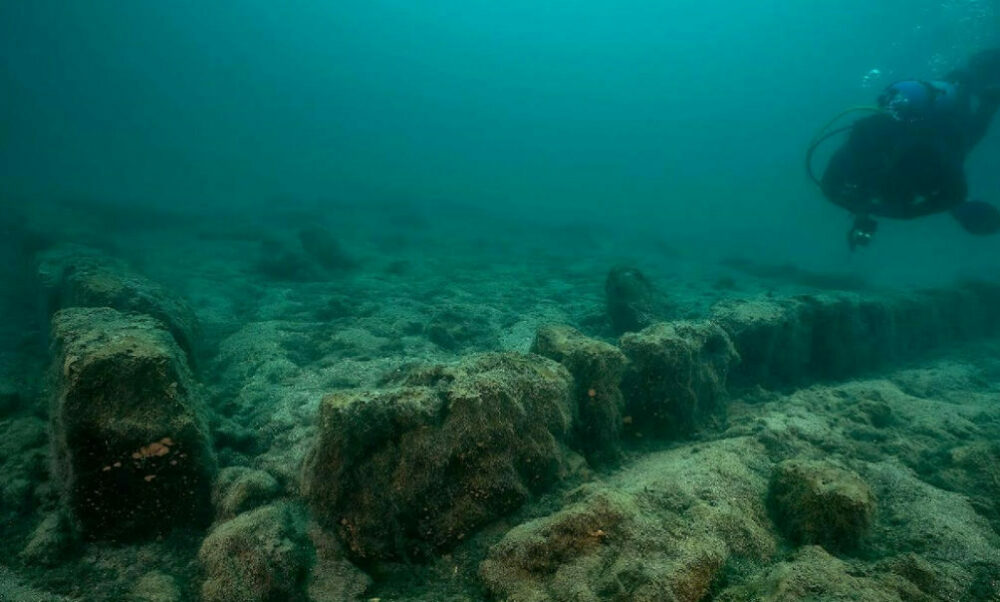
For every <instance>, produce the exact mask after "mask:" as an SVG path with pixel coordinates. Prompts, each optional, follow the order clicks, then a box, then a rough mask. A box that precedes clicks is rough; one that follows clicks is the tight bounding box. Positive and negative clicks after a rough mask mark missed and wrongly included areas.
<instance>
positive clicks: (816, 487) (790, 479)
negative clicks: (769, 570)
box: [769, 460, 875, 552]
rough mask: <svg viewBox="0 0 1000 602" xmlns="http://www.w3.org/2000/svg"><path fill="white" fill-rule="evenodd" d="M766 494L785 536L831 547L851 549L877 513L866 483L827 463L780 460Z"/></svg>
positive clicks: (802, 542) (832, 550)
mask: <svg viewBox="0 0 1000 602" xmlns="http://www.w3.org/2000/svg"><path fill="white" fill-rule="evenodd" d="M769 493H770V501H771V506H772V509H773V511H774V514H775V523H777V525H778V527H779V528H780V529H781V530H782V531H783V532H784V533H785V535H786V536H787V537H788V538H789V539H791V540H792V541H794V542H795V543H797V544H818V545H821V546H823V547H825V548H826V549H828V550H830V551H831V552H839V551H848V550H851V549H853V548H855V547H856V546H857V545H858V543H859V541H860V540H861V538H862V537H864V535H865V534H866V533H867V531H868V529H869V528H870V527H871V524H872V521H873V519H874V516H875V496H874V494H872V491H871V488H869V487H868V484H867V483H865V481H864V480H862V479H861V477H860V476H858V475H857V474H855V473H853V472H851V471H849V470H845V469H843V468H840V467H838V466H836V465H834V464H831V463H829V462H816V461H805V460H787V461H785V462H782V463H781V464H780V465H778V467H777V468H776V469H775V471H774V474H773V476H772V478H771V485H770V492H769Z"/></svg>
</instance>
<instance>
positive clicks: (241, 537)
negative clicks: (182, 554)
mask: <svg viewBox="0 0 1000 602" xmlns="http://www.w3.org/2000/svg"><path fill="white" fill-rule="evenodd" d="M310 547H311V546H310V545H309V542H308V540H307V539H306V537H305V531H304V525H303V524H302V518H301V516H299V511H298V510H297V509H295V508H294V507H292V506H290V505H288V504H274V505H271V506H264V507H262V508H258V509H256V510H253V511H251V512H247V513H245V514H241V515H239V516H237V517H236V518H234V519H233V520H231V521H228V522H224V523H222V524H220V525H218V526H217V527H215V528H214V529H213V530H212V532H211V533H209V534H208V537H206V538H205V541H204V542H203V543H202V545H201V549H200V550H199V551H198V561H199V562H200V563H201V566H202V570H203V571H204V573H205V582H204V583H203V584H202V587H201V595H202V600H204V602H267V601H270V600H289V601H292V600H303V599H304V595H305V594H304V588H305V582H306V577H307V576H308V573H309V561H310V556H311V550H310Z"/></svg>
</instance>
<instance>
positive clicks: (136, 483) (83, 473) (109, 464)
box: [52, 307, 215, 539]
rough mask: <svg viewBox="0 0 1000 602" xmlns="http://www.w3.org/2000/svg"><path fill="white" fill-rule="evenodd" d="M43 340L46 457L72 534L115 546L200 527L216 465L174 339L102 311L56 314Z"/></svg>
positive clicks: (147, 321) (148, 324)
mask: <svg viewBox="0 0 1000 602" xmlns="http://www.w3.org/2000/svg"><path fill="white" fill-rule="evenodd" d="M52 336H53V348H54V366H53V372H54V374H56V375H57V380H56V387H55V390H54V396H55V397H54V400H53V404H52V408H53V410H52V431H53V437H52V441H53V458H54V461H55V467H56V477H57V480H58V481H59V482H60V483H61V485H62V488H63V492H64V500H65V502H66V505H67V506H68V508H69V509H70V511H71V516H72V518H73V519H74V523H75V526H76V527H77V528H78V529H79V530H80V531H81V532H82V533H83V534H84V535H85V536H86V537H88V538H112V539H119V538H130V537H138V536H144V535H155V534H160V533H164V532H166V531H168V530H169V529H171V528H172V527H174V526H176V525H203V524H206V523H207V522H208V521H209V520H210V519H211V515H212V513H211V504H210V498H209V492H210V487H211V482H212V477H213V475H214V472H215V460H214V456H213V453H212V449H211V444H210V441H209V435H208V430H207V426H206V423H207V421H206V417H205V414H204V412H205V409H204V407H203V406H202V403H201V400H200V397H199V393H198V390H197V388H196V386H195V383H194V382H193V381H192V377H191V374H190V371H189V369H188V367H187V363H186V362H185V360H184V355H183V354H182V353H181V351H180V349H179V348H178V347H177V344H176V343H175V342H174V339H173V337H171V336H170V334H169V333H168V332H167V331H166V330H164V329H163V327H162V325H161V324H160V322H158V321H157V320H154V319H153V318H150V317H147V316H140V315H138V314H124V313H121V312H119V311H116V310H114V309H110V308H106V307H105V308H73V309H65V310H61V311H59V312H58V313H56V315H55V316H54V317H53V319H52Z"/></svg>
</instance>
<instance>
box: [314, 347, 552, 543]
mask: <svg viewBox="0 0 1000 602" xmlns="http://www.w3.org/2000/svg"><path fill="white" fill-rule="evenodd" d="M397 383H398V384H399V385H401V387H400V388H395V389H389V390H383V391H344V392H339V393H334V394H332V395H330V396H328V397H327V398H326V399H324V400H323V403H322V405H321V407H320V420H319V430H320V433H319V440H318V442H317V444H316V447H315V449H314V450H313V452H312V453H311V455H310V458H309V459H308V461H307V464H306V468H305V474H304V490H305V495H306V496H307V497H308V499H309V500H310V502H311V504H312V507H313V510H314V512H315V513H316V515H317V516H318V517H320V518H321V520H322V521H323V522H324V524H325V525H326V526H327V527H329V528H333V529H335V530H336V532H337V533H338V534H339V536H340V538H341V539H342V540H343V541H344V542H345V543H346V545H347V548H348V550H349V553H350V554H351V556H352V557H354V558H356V559H367V560H371V559H380V558H381V559H398V558H409V557H425V556H426V555H428V554H430V553H433V552H435V551H438V550H442V549H446V548H448V547H450V546H453V545H454V544H455V543H457V542H459V541H461V540H462V539H464V538H465V537H467V536H469V535H471V534H472V533H473V532H474V531H475V530H476V529H478V528H479V527H481V526H483V525H484V524H486V523H488V522H490V521H492V520H494V519H496V518H498V517H500V516H503V515H504V514H506V513H508V512H511V511H513V510H515V509H516V508H518V507H519V506H520V505H521V504H523V503H524V502H525V501H526V500H528V499H529V498H530V497H531V496H532V494H534V493H538V492H541V491H543V490H545V489H546V488H548V487H549V486H550V485H552V484H553V483H554V482H555V481H556V480H558V479H559V478H560V477H561V476H562V475H563V473H564V472H565V470H566V462H567V453H568V451H567V450H566V449H565V447H564V442H565V441H567V440H568V438H569V436H570V429H571V427H572V401H571V399H570V387H571V384H572V381H571V377H570V375H569V373H568V372H567V371H566V370H565V368H563V367H562V366H560V365H559V364H557V363H555V362H553V361H551V360H548V359H545V358H542V357H539V356H536V355H521V354H515V353H505V354H497V353H487V354H481V355H475V356H470V357H467V358H465V359H463V360H462V361H461V362H459V363H457V364H453V365H445V366H441V365H434V366H423V367H413V368H411V369H409V370H407V371H404V372H403V373H402V374H401V375H400V377H399V379H398V381H397Z"/></svg>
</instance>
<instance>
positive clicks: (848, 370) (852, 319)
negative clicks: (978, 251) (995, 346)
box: [711, 283, 1000, 387]
mask: <svg viewBox="0 0 1000 602" xmlns="http://www.w3.org/2000/svg"><path fill="white" fill-rule="evenodd" d="M711 320H712V321H713V322H715V323H717V324H719V325H720V326H721V327H722V328H723V329H724V330H725V331H726V332H727V334H728V335H729V337H730V338H731V339H732V341H733V344H734V346H735V347H736V350H737V352H738V353H739V356H740V362H739V364H738V365H737V366H735V367H734V369H733V373H732V375H731V376H732V378H731V383H732V385H734V386H736V387H744V386H755V385H760V386H764V387H771V386H781V385H794V384H798V383H802V382H806V381H810V380H816V379H834V378H844V377H847V376H850V375H853V374H857V373H860V372H865V371H868V370H872V369H874V368H878V367H880V366H883V365H885V364H888V363H891V362H894V361H899V360H903V359H906V358H911V357H914V356H916V355H918V354H920V353H922V352H925V351H928V350H930V349H933V348H935V347H939V346H942V345H948V344H952V343H956V342H960V341H963V340H969V339H973V338H976V337H983V336H989V335H993V334H996V333H997V332H998V331H1000V284H992V283H969V284H966V285H963V286H958V287H955V288H949V289H939V290H929V291H918V292H915V293H912V294H906V295H903V294H894V295H862V294H855V293H839V294H823V295H803V296H800V297H795V298H791V299H769V298H768V299H759V300H750V301H734V302H731V303H724V304H720V305H718V306H717V307H716V308H715V309H714V311H713V313H712V316H711Z"/></svg>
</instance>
